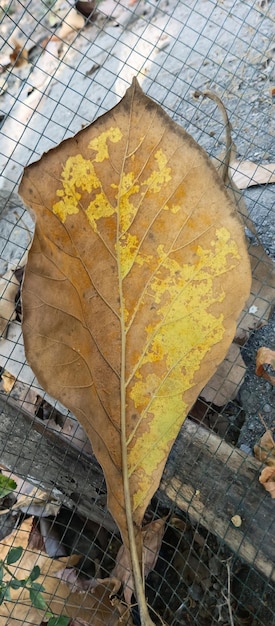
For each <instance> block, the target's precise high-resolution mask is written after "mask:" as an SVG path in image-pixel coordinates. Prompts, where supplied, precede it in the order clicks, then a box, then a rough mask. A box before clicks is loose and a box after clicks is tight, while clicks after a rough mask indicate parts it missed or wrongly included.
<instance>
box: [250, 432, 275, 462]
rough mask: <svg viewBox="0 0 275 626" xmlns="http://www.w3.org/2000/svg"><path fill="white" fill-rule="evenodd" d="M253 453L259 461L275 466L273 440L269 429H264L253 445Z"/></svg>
mask: <svg viewBox="0 0 275 626" xmlns="http://www.w3.org/2000/svg"><path fill="white" fill-rule="evenodd" d="M254 454H255V456H256V458H257V459H258V461H260V462H261V463H266V464H267V465H270V466H273V465H274V466H275V442H274V439H273V434H272V431H271V430H266V432H265V433H264V434H263V436H262V437H261V439H260V441H259V443H258V444H256V445H255V446H254Z"/></svg>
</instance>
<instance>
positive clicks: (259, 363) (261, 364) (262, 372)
mask: <svg viewBox="0 0 275 626" xmlns="http://www.w3.org/2000/svg"><path fill="white" fill-rule="evenodd" d="M267 365H271V367H272V369H273V370H275V351H274V350H270V349H269V348H265V347H263V348H259V350H258V352H257V356H256V374H257V376H262V377H263V378H266V380H268V382H269V383H271V385H275V376H274V375H272V374H270V373H269V372H267V371H266V369H265V366H267Z"/></svg>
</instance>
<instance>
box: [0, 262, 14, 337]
mask: <svg viewBox="0 0 275 626" xmlns="http://www.w3.org/2000/svg"><path fill="white" fill-rule="evenodd" d="M18 287H19V281H18V280H17V278H15V276H14V272H13V270H8V271H7V272H6V273H5V274H4V275H3V276H2V277H1V278H0V337H1V336H2V337H4V336H5V333H6V330H7V326H8V324H9V322H11V321H12V320H14V319H15V318H16V311H15V298H16V294H17V292H18Z"/></svg>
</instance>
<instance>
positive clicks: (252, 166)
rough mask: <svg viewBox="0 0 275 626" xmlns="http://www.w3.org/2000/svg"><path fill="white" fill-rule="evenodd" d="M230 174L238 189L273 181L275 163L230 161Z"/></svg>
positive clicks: (274, 180) (274, 178)
mask: <svg viewBox="0 0 275 626" xmlns="http://www.w3.org/2000/svg"><path fill="white" fill-rule="evenodd" d="M230 174H231V178H232V180H233V182H234V183H235V185H236V186H237V187H238V188H239V189H246V188H247V187H251V186H252V185H265V184H268V183H275V163H266V164H265V165H260V164H258V163H253V162H252V161H231V163H230Z"/></svg>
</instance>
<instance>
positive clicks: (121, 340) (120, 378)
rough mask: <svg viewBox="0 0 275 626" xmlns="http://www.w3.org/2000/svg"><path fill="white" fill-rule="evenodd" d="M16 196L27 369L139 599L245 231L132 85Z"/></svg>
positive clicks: (246, 283) (211, 174)
mask: <svg viewBox="0 0 275 626" xmlns="http://www.w3.org/2000/svg"><path fill="white" fill-rule="evenodd" d="M20 193H21V195H22V197H23V198H24V201H25V203H26V204H27V205H29V206H31V207H32V208H33V210H34V212H35V217H36V230H35V235H34V239H33V243H32V248H31V251H30V253H29V259H28V264H27V268H26V272H25V279H24V286H23V295H22V298H23V310H24V316H23V317H24V319H23V333H24V341H25V348H26V354H27V359H28V361H29V363H30V365H31V367H32V369H33V371H34V372H35V374H36V375H37V377H38V379H39V381H40V384H41V385H42V386H43V388H45V389H46V391H48V392H49V393H50V395H52V396H54V397H56V398H57V399H60V400H61V402H62V403H63V404H64V405H65V406H67V407H68V408H69V409H70V410H71V411H72V412H73V413H75V415H76V416H77V417H78V419H79V421H80V422H81V423H82V425H83V426H84V428H85V430H86V431H87V434H88V436H89V438H90V440H91V442H92V447H93V450H94V453H95V455H96V456H97V458H98V460H99V462H100V463H101V465H102V467H103V470H104V474H105V478H106V483H107V489H108V505H109V509H110V511H111V513H112V514H113V517H114V518H115V520H116V522H117V524H118V526H119V528H120V531H121V534H122V537H123V541H124V543H125V545H126V547H128V548H129V549H130V551H131V560H132V565H133V568H134V578H135V585H136V587H137V586H140V588H141V589H142V576H141V572H140V562H141V556H142V545H141V544H142V542H141V534H140V533H141V525H142V519H143V516H144V511H145V509H146V507H147V505H148V503H149V501H150V500H151V497H152V496H153V494H154V492H155V491H156V489H157V487H158V484H159V481H160V478H161V474H162V471H163V468H164V465H165V462H166V459H167V455H168V453H169V451H170V449H171V446H172V444H173V442H174V440H175V437H176V435H177V433H178V431H179V429H180V426H181V424H182V422H183V420H184V418H185V416H186V415H187V413H188V411H189V409H190V408H191V406H192V405H193V403H194V401H195V400H196V398H197V396H198V394H199V392H200V390H201V389H202V388H203V387H204V386H205V385H206V383H207V381H208V380H209V378H210V377H211V376H212V375H213V373H214V371H215V370H216V368H217V366H218V364H219V363H220V362H221V361H222V359H223V358H224V356H225V354H226V352H227V350H228V348H229V345H230V343H231V341H232V339H233V336H234V333H235V329H236V319H237V317H238V315H239V313H240V311H241V309H242V307H243V305H244V302H245V300H246V298H247V297H248V295H249V292H250V280H251V277H250V266H249V260H248V255H247V252H246V244H245V241H244V236H243V232H242V228H241V227H240V223H239V220H238V218H237V215H236V211H235V206H234V204H233V203H232V201H231V200H230V198H229V196H228V195H227V193H226V191H225V189H224V188H223V187H222V185H221V181H220V178H219V176H218V174H217V172H216V171H215V168H214V167H213V165H212V164H211V162H210V160H209V159H208V157H207V155H206V154H205V152H204V151H203V150H202V149H201V148H200V147H199V146H198V145H197V144H196V143H195V142H194V141H193V140H192V138H191V137H190V136H189V135H188V134H187V133H186V132H185V131H184V130H183V129H182V128H181V127H179V126H178V125H177V124H175V123H174V122H172V120H171V119H170V118H169V117H168V116H167V115H166V114H165V113H164V111H163V110H162V109H161V108H160V107H159V106H158V105H156V104H155V103H154V102H153V101H152V100H150V99H149V98H147V97H146V96H145V95H144V94H143V93H142V91H141V89H140V88H139V86H138V84H137V81H134V82H133V85H132V87H131V88H130V89H129V90H128V91H127V93H126V95H125V96H124V98H123V99H122V100H121V102H120V103H119V104H118V105H117V106H116V107H114V109H112V110H111V111H109V112H108V113H107V114H105V115H104V116H102V117H101V118H99V119H98V120H97V121H96V122H94V123H93V124H92V125H91V126H89V127H87V128H85V129H83V130H82V131H80V133H78V134H77V135H76V137H74V138H71V139H68V140H66V141H64V142H63V143H62V144H61V145H60V146H58V147H57V148H56V149H55V150H52V151H50V152H48V153H47V154H45V155H44V156H43V157H42V159H41V160H40V161H39V162H38V163H33V164H32V165H30V166H29V167H28V168H26V170H25V174H24V177H23V180H22V182H21V186H20ZM136 591H137V589H136ZM138 593H139V592H137V594H138ZM140 593H141V592H140ZM142 594H143V592H142V593H141V595H140V598H139V597H137V599H138V601H139V600H140V601H141V602H143V607H142V610H141V621H142V623H145V622H146V620H147V607H146V604H145V603H144V596H143V595H142ZM142 598H143V599H142ZM143 611H144V612H146V617H145V618H144V615H143V614H142V612H143ZM144 614H145V613H144ZM144 620H145V621H144Z"/></svg>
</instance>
